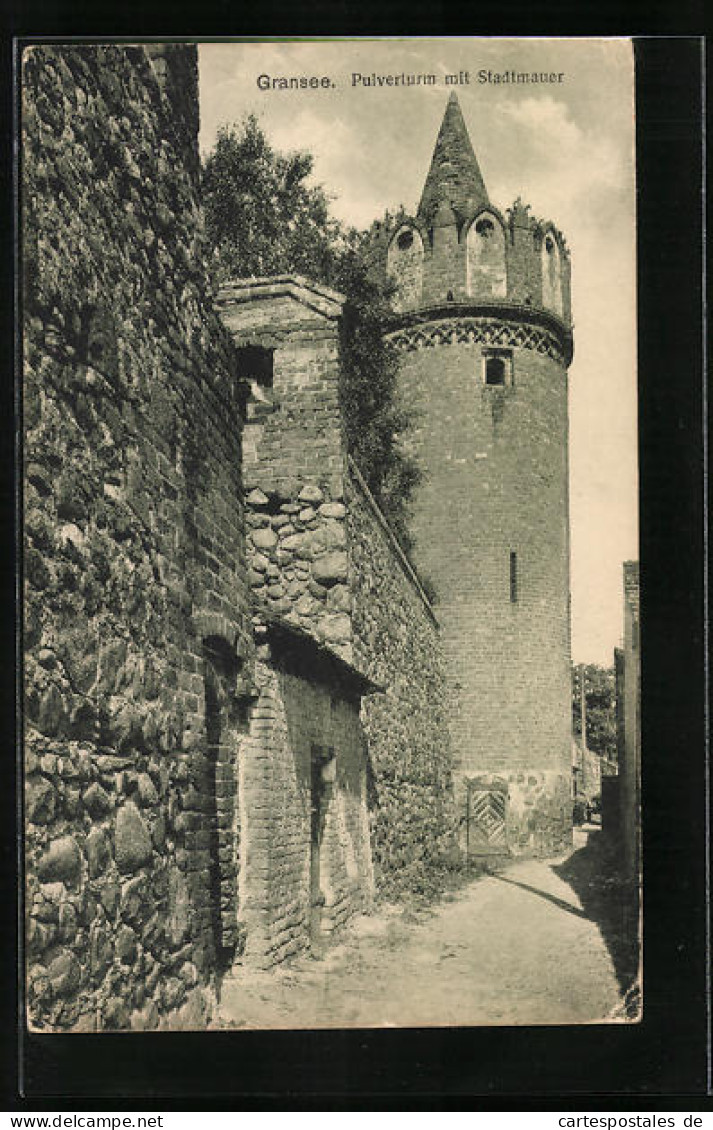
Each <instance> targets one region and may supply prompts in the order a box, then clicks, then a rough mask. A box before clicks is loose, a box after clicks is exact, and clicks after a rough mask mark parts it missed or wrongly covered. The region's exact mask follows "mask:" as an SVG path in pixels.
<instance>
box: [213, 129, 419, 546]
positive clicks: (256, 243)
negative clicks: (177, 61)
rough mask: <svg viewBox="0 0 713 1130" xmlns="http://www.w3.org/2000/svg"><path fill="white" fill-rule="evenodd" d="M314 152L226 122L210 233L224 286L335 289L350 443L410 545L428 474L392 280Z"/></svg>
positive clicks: (216, 152) (216, 162) (218, 148)
mask: <svg viewBox="0 0 713 1130" xmlns="http://www.w3.org/2000/svg"><path fill="white" fill-rule="evenodd" d="M312 169H313V159H312V157H311V155H310V154H308V153H290V154H282V153H279V152H277V151H276V150H275V149H273V148H272V147H271V145H270V144H269V143H268V141H267V138H266V137H265V134H264V133H263V131H262V129H261V128H260V126H259V124H258V122H257V119H256V118H255V117H254V116H252V115H250V116H248V117H246V118H245V119H244V121H243V122H242V124H240V125H232V126H225V127H223V128H222V129H221V130H220V131H219V133H218V139H217V142H216V145H215V148H214V149H213V150H212V152H211V153H210V154H209V156H208V157H207V158H206V160H205V163H204V168H203V195H204V204H205V214H206V233H207V237H208V241H209V246H210V247H211V248H212V251H213V261H214V270H215V275H216V281H217V282H218V283H220V282H223V281H225V280H226V279H228V278H231V277H232V278H244V277H246V276H250V275H254V276H261V275H271V274H280V273H287V272H291V273H297V274H303V275H307V276H308V277H309V278H312V279H313V280H314V281H315V282H322V283H324V284H326V285H327V286H330V287H334V288H335V289H336V290H338V291H340V292H341V293H342V294H344V295H345V297H346V299H347V302H346V305H345V310H344V317H343V319H342V340H341V347H342V382H341V389H340V395H341V401H342V407H343V412H344V420H345V430H346V437H347V446H348V449H349V452H350V454H351V455H352V457H353V458H354V460H355V462H356V463H357V465H358V467H359V470H360V471H361V473H362V475H363V476H364V479H365V480H366V483H367V485H368V486H369V489H370V490H371V492H372V493H373V495H374V496H375V498H376V499H377V501H378V502H379V504H380V506H381V507H382V509H383V511H384V513H385V515H386V517H387V518H388V519H389V522H390V524H391V526H392V528H393V530H394V532H395V533H396V535H397V537H398V538H399V540H400V541H401V543H402V545H404V548H406V549H407V550H408V549H409V548H410V538H409V535H408V513H409V510H408V505H409V500H410V498H411V496H412V493H413V490H414V488H415V487H416V485H417V483H418V482H419V481H420V477H421V475H420V471H419V469H418V466H417V464H416V462H415V461H414V459H413V458H412V457H411V456H410V455H409V454H408V453H407V451H406V450H405V448H404V444H403V436H404V433H405V432H407V430H408V427H409V424H410V422H411V417H410V414H409V413H408V412H407V411H406V409H405V408H404V406H402V405H400V404H399V403H398V398H397V387H396V377H397V360H396V356H395V353H394V351H393V349H392V348H391V347H390V346H389V345H388V343H387V342H385V340H384V337H383V332H382V328H383V320H384V318H385V317H386V316H387V315H388V314H389V312H390V306H389V296H390V287H389V285H388V282H387V280H386V275H385V273H384V271H383V269H381V267H380V263H379V258H378V255H375V254H374V247H375V243H374V233H375V231H376V230H377V228H378V225H373V226H372V229H371V230H370V231H368V232H358V231H356V230H355V229H353V228H346V227H344V226H343V225H342V224H340V223H339V221H337V220H336V219H334V217H333V216H332V215H331V213H330V206H329V198H328V196H327V194H326V192H325V191H324V189H323V188H322V187H321V186H319V185H313V184H310V183H309V178H310V176H311V173H312Z"/></svg>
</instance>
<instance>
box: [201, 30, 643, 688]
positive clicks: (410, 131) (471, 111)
mask: <svg viewBox="0 0 713 1130" xmlns="http://www.w3.org/2000/svg"><path fill="white" fill-rule="evenodd" d="M199 62H200V102H201V134H200V145H201V150H202V152H204V153H206V152H208V151H209V150H210V149H211V148H212V146H213V144H214V142H215V137H216V132H217V129H218V128H219V127H220V126H221V125H226V124H231V123H234V122H238V123H239V122H240V121H241V120H242V118H243V117H244V115H245V114H247V113H254V114H255V115H256V116H257V118H258V120H259V122H260V124H261V126H262V128H263V129H264V131H265V133H266V135H267V137H268V139H269V141H270V143H271V144H272V145H273V146H274V147H275V148H277V149H279V150H281V151H283V152H287V151H293V150H307V151H308V152H310V153H311V154H312V155H313V157H314V172H313V180H314V182H315V183H319V184H321V185H322V186H323V187H324V188H325V189H326V191H327V192H328V194H329V195H330V197H331V199H332V207H333V212H334V214H335V215H336V216H337V217H338V218H339V219H341V220H343V221H344V222H346V223H349V224H354V225H355V226H357V227H366V226H368V225H369V224H370V223H371V221H372V220H373V219H377V218H380V217H381V216H382V215H383V213H384V212H385V210H386V209H387V208H389V209H391V210H392V211H393V210H394V209H396V208H397V207H398V206H399V205H400V204H403V205H404V206H405V207H406V209H407V210H408V211H411V212H413V211H415V209H416V206H417V203H418V199H419V197H420V194H421V189H422V188H423V183H424V181H425V178H426V174H427V172H428V168H429V165H430V161H431V156H432V153H433V147H434V144H435V140H436V135H437V133H438V129H439V126H440V123H441V119H442V117H443V113H444V111H445V106H446V101H447V98H448V94H449V93H450V91H451V90H456V92H457V94H458V99H459V101H460V105H461V109H462V111H463V116H464V118H465V122H466V125H467V127H468V131H469V133H470V137H471V141H472V142H473V147H474V149H475V152H476V155H477V158H478V163H479V165H480V169H481V172H482V174H483V178H484V180H485V184H486V187H487V189H488V195H489V197H490V199H491V201H492V202H493V203H494V204H495V205H497V206H498V207H499V208H500V209H501V210H503V211H504V210H505V209H506V208H507V207H508V206H510V205H511V204H512V202H513V201H514V200H515V198H516V197H517V196H521V197H522V199H523V201H524V202H525V203H528V204H530V205H531V206H532V211H533V213H534V215H536V216H538V217H541V218H543V219H549V220H552V221H553V222H554V223H555V225H556V226H557V227H558V228H559V229H560V230H561V231H562V232H563V233H564V235H565V237H566V239H567V243H568V246H569V248H570V251H571V256H572V306H573V322H574V343H575V349H574V360H573V362H572V365H571V368H570V517H571V591H572V658H573V660H574V662H576V663H599V664H602V665H605V666H610V665H611V663H612V661H613V654H612V653H613V649H614V647H616V646H617V645H618V644H619V643H620V640H621V634H622V623H623V593H622V562H623V561H625V560H633V559H637V558H638V525H637V519H638V476H637V415H636V412H637V405H636V262H635V253H636V228H635V215H636V211H635V209H636V195H635V176H634V73H633V53H632V48H631V43H630V41H628V40H623V39H570V40H567V39H559V40H547V39H519V40H515V39H476V38H470V39H397V38H394V39H380V40H373V39H360V40H342V41H328V40H321V41H301V42H283V43H277V42H272V43H270V42H248V43H228V42H225V41H222V42H220V43H210V44H202V45H201V46H200V47H199ZM512 70H516V71H518V72H525V71H526V72H532V71H537V72H548V73H556V74H559V73H562V74H563V76H564V77H563V80H562V82H561V83H560V82H558V83H554V84H543V85H537V86H535V85H530V84H528V85H523V84H513V83H508V84H506V83H500V84H496V83H494V82H485V83H481V82H479V81H478V75H479V72H481V71H486V72H487V71H490V72H491V73H498V74H502V73H503V72H506V71H512ZM466 72H467V76H468V79H469V81H468V82H463V83H461V84H458V85H457V86H448V85H446V83H445V76H446V75H447V74H448V75H456V74H458V75H459V76H460V75H461V73H462V75H463V77H464V78H465V75H466ZM374 74H378V75H387V74H391V75H400V74H414V75H416V74H434V75H436V79H437V81H436V83H435V84H434V85H418V86H416V85H414V86H403V87H399V86H387V85H383V86H377V85H374V86H367V85H366V84H364V83H358V84H356V85H354V84H353V77H352V76H353V75H362V76H371V75H374ZM301 75H305V76H312V75H314V76H317V77H319V78H322V77H324V78H326V79H328V80H329V83H330V85H329V86H327V87H322V86H320V87H319V88H318V89H306V90H280V89H267V90H261V89H260V87H259V85H258V80H259V78H260V76H268V78H269V79H274V78H279V77H288V78H289V77H292V76H301ZM262 81H263V82H264V79H263V80H262Z"/></svg>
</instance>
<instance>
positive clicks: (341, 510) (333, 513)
mask: <svg viewBox="0 0 713 1130" xmlns="http://www.w3.org/2000/svg"><path fill="white" fill-rule="evenodd" d="M346 512H347V508H346V506H345V505H344V503H343V502H323V503H322V505H321V506H320V508H319V513H320V514H321V515H322V517H323V518H336V519H341V518H344V517H345V515H346Z"/></svg>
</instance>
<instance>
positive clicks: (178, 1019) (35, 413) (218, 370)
mask: <svg viewBox="0 0 713 1130" xmlns="http://www.w3.org/2000/svg"><path fill="white" fill-rule="evenodd" d="M22 79H23V105H22V117H23V121H22V124H23V131H24V140H23V146H24V148H23V205H24V210H23V216H22V224H23V230H22V236H23V257H24V266H25V280H24V290H23V304H24V311H25V323H24V330H25V338H24V378H25V379H24V406H23V407H24V425H25V466H24V470H25V494H24V513H25V530H26V545H25V562H24V579H25V586H26V597H25V601H26V603H25V608H26V613H25V624H24V642H25V646H26V659H25V672H24V673H25V685H26V703H25V722H26V724H25V753H26V764H25V769H26V797H25V819H26V856H25V860H26V874H27V893H26V899H27V901H26V910H27V923H28V927H27V954H28V966H27V994H28V996H27V999H28V1019H29V1023H30V1024H31V1025H32V1026H33V1027H35V1028H37V1029H67V1028H73V1027H77V1028H81V1029H85V1030H91V1029H97V1028H98V1029H124V1028H129V1027H133V1028H156V1027H162V1026H178V1027H202V1026H203V1025H204V1024H205V1023H206V1020H207V1018H208V1016H209V1011H210V1006H211V1000H212V986H213V982H214V975H215V970H216V968H218V967H219V965H220V961H221V953H222V951H223V950H227V951H231V952H232V951H234V950H235V949H239V947H240V931H239V929H238V925H237V921H236V918H235V914H236V908H235V898H234V890H235V876H234V874H233V875H231V865H230V862H229V861H230V859H231V857H232V856H233V855H234V854H235V852H236V851H237V850H238V849H237V845H236V844H235V843H234V842H233V840H232V839H231V836H232V834H233V833H232V829H233V825H234V821H233V816H232V814H233V813H234V807H235V784H234V779H235V770H234V766H235V762H236V760H237V756H238V749H237V747H238V744H239V741H240V734H241V726H242V725H243V723H242V722H241V718H240V709H239V703H240V694H241V681H247V682H248V683H249V681H250V676H249V668H250V655H251V648H252V636H251V624H250V618H249V613H248V586H247V576H246V574H247V565H246V560H245V547H244V532H243V521H244V516H243V491H242V484H241V478H240V466H241V445H240V436H241V426H242V409H243V404H242V394H241V392H240V389H239V387H238V384H237V381H236V378H235V361H234V356H233V347H232V343H231V341H230V339H229V336H228V335H227V334H226V333H225V332H224V330H223V328H222V326H221V325H220V323H219V321H218V320H217V319H216V318H215V317H214V316H213V314H212V306H211V296H210V295H209V294H207V293H206V286H205V280H204V276H203V273H202V266H201V264H202V261H203V250H202V248H203V244H202V241H201V230H202V224H201V212H200V204H199V197H198V154H197V67H196V54H195V49H194V48H192V47H188V46H175V47H166V48H162V49H159V48H146V49H144V48H142V47H120V46H87V45H73V46H56V47H32V48H30V49H28V50H27V51H26V52H25V55H24V58H23V74H22ZM207 653H209V654H210V656H212V657H213V658H215V655H216V654H218V653H220V654H221V655H222V661H221V664H220V666H221V674H220V678H221V680H222V682H223V686H222V690H221V693H220V694H219V695H218V696H217V698H216V699H215V701H214V702H213V705H212V708H211V709H212V714H211V721H210V726H211V734H210V735H209V734H208V732H207V728H206V721H207V719H206V680H207V679H208V678H209V672H207V669H206V655H207ZM211 662H212V660H211ZM232 870H233V871H234V868H233V869H232Z"/></svg>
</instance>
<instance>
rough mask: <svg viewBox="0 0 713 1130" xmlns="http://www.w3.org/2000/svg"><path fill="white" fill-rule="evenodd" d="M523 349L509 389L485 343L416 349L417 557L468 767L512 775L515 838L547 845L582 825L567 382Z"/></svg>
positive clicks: (405, 380)
mask: <svg viewBox="0 0 713 1130" xmlns="http://www.w3.org/2000/svg"><path fill="white" fill-rule="evenodd" d="M513 353H514V356H513V383H512V385H511V386H510V387H505V388H498V387H486V386H485V385H484V383H483V379H482V366H483V358H482V347H481V346H480V345H479V344H462V345H461V344H450V345H445V346H439V345H436V346H425V347H423V348H420V349H416V350H414V351H411V352H403V353H402V359H401V377H400V382H401V383H400V388H401V393H402V395H403V396H404V397H405V399H406V401H407V402H408V404H409V405H410V406H411V407H413V408H414V409H415V410H416V411H417V413H418V414H419V415H420V418H421V421H422V423H421V425H420V426H419V427H418V428H417V429H416V431H415V433H414V434H413V437H412V442H413V444H414V448H415V451H416V454H417V455H418V457H419V459H420V460H421V461H422V464H423V466H424V467H425V468H426V472H427V477H426V480H425V482H424V484H423V486H422V487H421V488H420V490H419V493H418V496H417V500H416V506H415V513H414V522H413V532H414V536H415V552H414V560H415V562H416V565H417V567H418V568H419V569H420V570H421V572H422V573H423V574H424V575H426V576H428V577H429V578H430V580H431V581H432V582H433V584H434V585H435V588H436V593H437V612H438V618H439V621H440V623H441V627H442V638H443V644H444V648H445V652H446V657H447V663H448V671H449V682H450V686H451V689H452V697H451V702H450V719H449V720H450V733H451V739H452V743H453V751H454V757H455V761H456V764H457V767H458V773H459V775H460V776H464V775H469V774H473V773H482V772H484V771H490V772H492V773H493V774H496V775H499V776H504V777H505V778H506V779H507V780H508V781H509V784H510V816H511V825H512V826H511V830H510V834H511V840H512V842H513V845H514V846H515V847H516V848H523V849H524V848H527V849H529V850H545V849H547V848H548V847H550V846H554V845H556V844H557V843H559V842H562V840H563V838H566V837H567V835H568V830H569V829H570V828H571V811H570V743H571V721H570V714H571V705H570V697H571V692H570V662H569V609H568V593H569V545H568V501H567V489H568V487H567V481H568V480H567V426H568V424H567V383H566V371H565V369H564V368H563V366H562V365H560V364H559V363H558V362H557V361H555V360H553V359H552V358H550V357H547V356H543V355H541V354H539V353H537V352H536V351H535V350H532V349H522V348H515V349H514V351H513ZM513 552H514V553H516V554H517V601H516V602H514V603H513V602H511V599H510V554H511V553H513ZM459 803H460V801H459Z"/></svg>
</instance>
